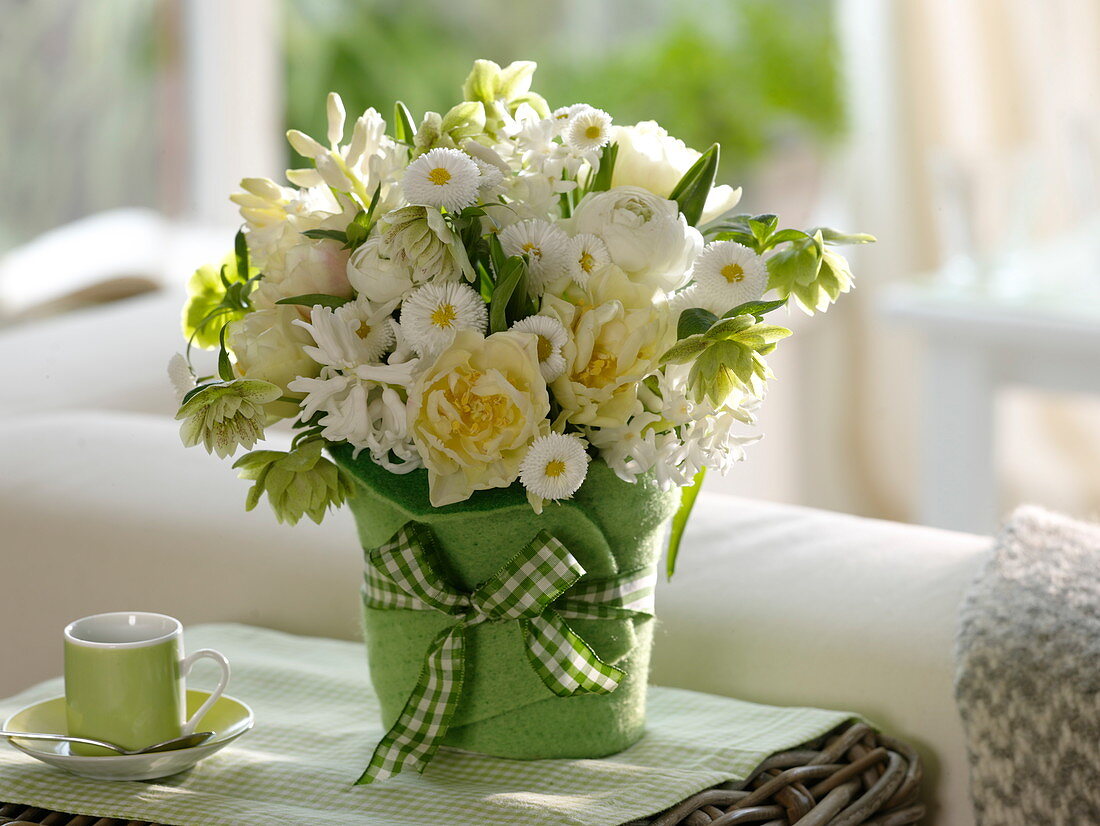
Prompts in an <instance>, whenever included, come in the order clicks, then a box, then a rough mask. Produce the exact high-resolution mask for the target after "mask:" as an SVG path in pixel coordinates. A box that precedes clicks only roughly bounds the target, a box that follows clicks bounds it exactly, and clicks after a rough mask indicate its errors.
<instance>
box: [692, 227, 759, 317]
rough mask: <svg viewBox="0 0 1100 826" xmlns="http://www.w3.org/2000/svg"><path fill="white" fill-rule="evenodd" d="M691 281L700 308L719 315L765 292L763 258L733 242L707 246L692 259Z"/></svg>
mask: <svg viewBox="0 0 1100 826" xmlns="http://www.w3.org/2000/svg"><path fill="white" fill-rule="evenodd" d="M694 278H695V284H696V285H697V286H698V287H699V294H700V296H701V298H702V299H703V301H704V302H705V303H704V304H703V305H702V306H704V307H706V308H707V309H709V310H711V311H712V312H715V313H718V314H722V313H725V312H727V311H729V310H731V309H733V308H734V307H737V306H739V305H741V304H744V303H745V302H746V301H757V300H759V299H760V297H761V296H763V295H764V293H765V292H766V291H767V289H768V267H767V264H766V263H765V262H764V257H763V256H761V255H757V254H756V253H755V252H753V251H752V250H751V249H749V248H748V247H746V246H743V245H742V244H738V243H737V242H735V241H714V242H713V243H710V244H707V246H706V247H705V248H704V249H703V251H702V252H701V253H700V254H699V257H698V258H697V259H695V272H694Z"/></svg>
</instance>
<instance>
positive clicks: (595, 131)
mask: <svg viewBox="0 0 1100 826" xmlns="http://www.w3.org/2000/svg"><path fill="white" fill-rule="evenodd" d="M584 136H585V137H586V138H588V139H589V140H590V141H594V140H596V138H598V137H599V136H600V127H598V126H596V124H592V125H591V126H589V127H588V128H587V129H585V130H584Z"/></svg>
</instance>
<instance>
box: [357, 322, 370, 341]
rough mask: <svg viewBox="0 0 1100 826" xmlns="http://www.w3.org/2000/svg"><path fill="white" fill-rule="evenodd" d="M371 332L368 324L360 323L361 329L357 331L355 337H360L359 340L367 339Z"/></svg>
mask: <svg viewBox="0 0 1100 826" xmlns="http://www.w3.org/2000/svg"><path fill="white" fill-rule="evenodd" d="M370 331H371V327H370V325H369V324H367V322H365V321H360V322H359V328H358V329H357V330H356V331H355V335H357V336H359V338H366V337H367V336H369V335H370Z"/></svg>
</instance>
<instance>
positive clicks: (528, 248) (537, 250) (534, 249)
mask: <svg viewBox="0 0 1100 826" xmlns="http://www.w3.org/2000/svg"><path fill="white" fill-rule="evenodd" d="M521 249H522V250H523V251H524V252H528V253H530V254H531V255H533V256H535V258H542V248H541V247H539V245H538V244H536V243H534V242H533V241H528V242H527V243H526V244H524V245H523V247H521Z"/></svg>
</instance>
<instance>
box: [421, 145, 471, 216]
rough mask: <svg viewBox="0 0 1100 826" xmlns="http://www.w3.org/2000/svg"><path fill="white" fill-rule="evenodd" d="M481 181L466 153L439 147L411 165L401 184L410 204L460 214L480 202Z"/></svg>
mask: <svg viewBox="0 0 1100 826" xmlns="http://www.w3.org/2000/svg"><path fill="white" fill-rule="evenodd" d="M480 178H481V172H480V171H479V170H478V168H477V164H475V163H474V161H473V159H472V158H471V157H470V156H469V155H467V154H466V153H465V152H460V151H459V150H457V149H447V148H444V147H438V148H436V149H432V150H429V151H428V152H425V153H424V154H423V155H421V156H420V157H419V158H417V159H416V160H415V161H413V162H412V163H411V164H409V168H408V169H406V170H405V177H404V179H403V181H402V184H401V185H402V187H404V191H405V199H406V200H407V201H408V202H409V203H410V204H416V205H418V206H428V207H435V208H437V209H440V208H441V209H445V210H447V211H448V212H459V211H461V210H463V209H465V208H466V207H468V206H470V204H472V203H473V202H474V201H476V200H477V192H478V187H479V186H480V183H481V182H480V180H479V179H480Z"/></svg>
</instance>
